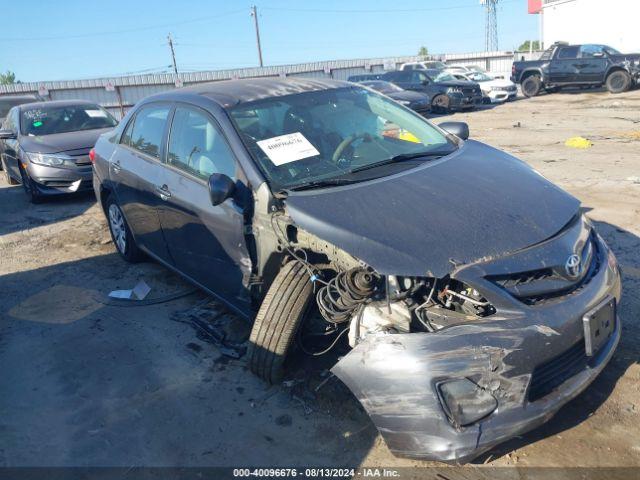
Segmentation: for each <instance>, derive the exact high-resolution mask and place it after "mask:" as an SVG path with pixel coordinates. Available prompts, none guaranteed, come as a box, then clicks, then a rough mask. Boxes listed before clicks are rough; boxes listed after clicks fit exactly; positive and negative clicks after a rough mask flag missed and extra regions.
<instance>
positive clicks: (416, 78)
mask: <svg viewBox="0 0 640 480" xmlns="http://www.w3.org/2000/svg"><path fill="white" fill-rule="evenodd" d="M425 80H427V76H426V75H425V74H424V73H422V72H421V71H419V70H414V71H413V72H411V82H412V83H422V82H424V81H425Z"/></svg>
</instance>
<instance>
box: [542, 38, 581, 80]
mask: <svg viewBox="0 0 640 480" xmlns="http://www.w3.org/2000/svg"><path fill="white" fill-rule="evenodd" d="M578 51H579V47H578V46H577V45H573V46H566V47H559V48H558V50H557V52H556V56H555V58H554V59H553V60H552V61H551V62H550V64H549V79H550V80H551V83H575V82H576V81H578V69H579V63H580V61H579V59H578Z"/></svg>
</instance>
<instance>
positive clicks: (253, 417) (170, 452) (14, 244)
mask: <svg viewBox="0 0 640 480" xmlns="http://www.w3.org/2000/svg"><path fill="white" fill-rule="evenodd" d="M444 119H455V120H463V121H467V122H468V123H469V125H470V129H471V135H472V137H473V138H475V139H478V140H480V141H484V142H486V143H488V144H490V145H493V146H495V147H497V148H501V149H504V150H506V151H508V152H510V153H512V154H514V155H516V156H518V157H520V158H522V159H523V160H525V161H527V162H528V163H529V164H531V165H532V166H533V167H534V168H536V169H537V170H538V171H539V172H540V173H541V174H543V175H544V176H545V177H547V178H549V179H550V180H552V181H554V182H556V183H557V184H559V185H560V186H561V187H563V188H565V189H566V190H568V191H569V192H571V193H572V194H573V195H575V196H576V197H578V198H579V199H580V200H581V201H582V202H583V205H584V207H585V209H587V211H588V215H589V216H590V217H591V218H592V219H593V220H594V221H595V223H596V225H597V228H598V230H599V231H600V233H601V234H602V235H603V236H604V237H605V239H606V240H607V241H608V242H609V245H610V246H611V247H612V248H613V250H614V251H615V253H616V255H617V256H618V259H619V261H620V263H621V265H622V269H623V272H624V294H623V295H624V296H623V300H622V303H621V305H620V314H621V318H622V322H623V338H622V342H621V344H620V347H619V348H618V351H617V352H616V354H615V356H614V358H613V360H612V361H611V363H610V364H609V365H608V366H607V368H606V369H605V371H604V372H603V374H602V375H601V376H600V377H599V378H598V379H597V380H596V381H595V383H594V384H593V385H592V386H591V387H590V388H589V389H588V390H587V391H586V392H584V393H583V394H582V395H581V396H580V397H578V398H577V399H576V400H574V401H573V402H571V403H570V404H568V405H567V406H566V407H565V408H563V409H562V410H561V412H560V413H559V414H558V415H557V416H556V417H555V418H554V419H552V420H551V421H550V422H549V423H548V424H546V425H545V426H543V427H541V428H539V429H537V430H535V431H533V432H531V433H529V434H526V435H524V436H522V437H519V438H516V439H514V440H512V441H510V442H508V443H506V444H503V445H500V446H499V447H497V448H495V449H494V450H493V451H491V452H490V453H489V454H487V455H484V456H483V457H481V458H480V459H478V460H477V462H476V464H477V465H494V466H506V465H517V466H556V467H573V466H640V428H638V426H639V425H640V366H639V365H638V362H639V358H640V340H639V339H640V319H639V313H640V294H639V293H638V291H639V287H640V90H636V91H634V92H629V93H626V94H621V95H615V96H614V95H610V94H608V93H606V92H591V91H590V92H588V93H582V92H575V93H559V94H554V95H543V96H540V97H537V98H534V99H528V100H524V99H523V100H517V101H515V102H511V103H509V104H506V105H501V106H497V107H495V108H490V107H487V108H483V109H481V110H479V111H475V112H470V113H464V114H455V115H451V116H449V117H440V118H436V119H434V121H436V123H437V122H439V121H441V120H444ZM574 136H584V137H587V138H589V139H590V140H591V141H592V142H593V146H592V147H591V148H589V149H585V150H579V149H574V148H569V147H566V146H565V145H564V142H565V140H566V139H568V138H570V137H574ZM487 161H491V160H490V159H487ZM1 182H2V183H1V184H0V314H1V317H0V366H1V367H0V371H1V374H0V392H1V393H0V466H134V465H144V466H213V465H216V466H217V465H223V466H240V465H254V466H259V465H265V466H273V465H283V466H291V465H305V464H306V465H324V466H346V465H352V466H360V465H366V466H424V465H428V464H427V463H425V462H418V461H413V460H407V459H400V458H395V457H393V456H392V455H391V454H390V452H389V451H388V450H387V448H386V446H385V444H384V442H383V441H382V439H381V438H380V436H379V435H378V434H377V432H376V430H375V427H373V425H372V423H371V422H370V420H369V419H368V417H367V416H366V415H365V414H364V413H363V411H362V409H361V408H360V407H359V405H358V404H357V402H356V401H355V400H354V399H353V398H352V397H351V396H350V394H349V393H348V391H347V390H346V389H345V388H344V387H343V386H342V385H341V384H340V382H339V381H338V380H336V379H329V380H327V381H326V382H324V380H326V376H325V373H324V372H323V369H324V368H325V365H321V364H319V363H316V364H314V363H313V362H310V361H309V360H305V361H304V363H303V364H302V366H301V367H300V368H299V369H298V370H297V371H296V372H294V373H293V374H292V376H291V378H290V379H289V381H288V382H285V384H283V385H281V386H275V387H268V386H267V385H265V384H264V383H262V382H261V381H260V380H258V379H257V378H255V377H254V376H253V375H251V374H250V373H249V372H248V370H247V369H246V367H245V364H244V361H243V359H239V360H235V359H230V358H229V357H227V356H224V355H221V353H220V350H219V349H218V348H217V347H215V346H213V345H211V344H209V343H206V342H203V341H202V340H200V339H199V338H198V337H197V336H196V332H195V331H194V330H193V329H192V328H191V327H190V326H189V325H187V324H184V323H180V322H177V321H174V320H175V319H180V318H184V315H182V316H181V315H180V312H184V311H188V310H189V309H191V308H193V306H194V305H196V304H198V305H201V304H202V303H203V302H206V297H205V296H204V295H203V294H201V293H198V292H196V293H191V294H189V295H187V296H184V297H182V298H179V299H176V300H173V301H170V302H165V303H158V304H155V305H148V306H137V307H122V306H114V305H109V302H108V301H107V300H106V298H107V297H106V295H107V294H108V292H110V291H111V290H114V289H117V288H131V287H132V286H133V285H134V284H135V283H136V281H137V280H138V279H139V278H144V279H145V280H146V281H147V283H148V284H149V285H150V286H151V287H152V292H151V294H150V296H151V297H153V298H158V297H161V296H163V295H166V294H171V293H175V292H184V291H188V290H189V289H190V287H189V286H188V285H186V284H185V283H184V282H183V281H182V280H180V279H179V278H178V277H176V276H175V275H173V274H172V273H170V272H168V271H167V270H166V269H164V268H163V267H160V266H158V265H156V264H153V263H142V264H138V265H133V266H132V265H128V264H126V263H125V262H124V261H122V260H121V259H120V258H119V257H118V256H117V255H116V253H115V249H114V247H113V245H112V244H111V242H110V238H109V235H108V231H107V227H106V223H105V220H104V217H103V215H102V212H100V211H99V209H98V207H97V206H96V204H95V203H94V202H93V199H92V198H91V196H85V197H82V198H70V199H63V200H56V201H51V202H47V203H44V204H42V205H31V204H29V203H27V201H26V198H25V195H24V194H23V192H22V190H21V187H19V186H18V187H10V186H8V185H7V184H6V183H4V180H2V181H1ZM514 228H517V225H514ZM223 317H224V316H223ZM225 318H227V320H226V321H228V317H225ZM172 319H173V320H172ZM225 328H227V329H228V330H229V331H230V334H234V331H235V332H236V333H237V332H239V331H242V330H243V329H246V325H242V322H241V321H234V322H231V323H230V324H228V325H226V327H225ZM323 382H324V383H323ZM318 387H320V388H318Z"/></svg>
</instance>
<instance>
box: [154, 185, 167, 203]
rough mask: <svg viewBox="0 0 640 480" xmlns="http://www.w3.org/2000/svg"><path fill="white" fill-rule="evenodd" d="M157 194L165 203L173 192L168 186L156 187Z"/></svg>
mask: <svg viewBox="0 0 640 480" xmlns="http://www.w3.org/2000/svg"><path fill="white" fill-rule="evenodd" d="M156 193H157V194H158V196H159V197H160V198H161V199H162V200H164V201H167V200H169V199H170V198H171V192H170V191H169V187H167V185H162V186H161V185H156Z"/></svg>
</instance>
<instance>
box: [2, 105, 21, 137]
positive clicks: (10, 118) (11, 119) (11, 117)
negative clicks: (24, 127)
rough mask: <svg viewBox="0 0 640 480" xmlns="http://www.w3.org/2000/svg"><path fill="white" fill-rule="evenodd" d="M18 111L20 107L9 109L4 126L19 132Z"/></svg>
mask: <svg viewBox="0 0 640 480" xmlns="http://www.w3.org/2000/svg"><path fill="white" fill-rule="evenodd" d="M17 112H18V109H17V108H15V107H14V108H12V109H11V110H9V113H8V114H7V118H6V119H5V121H4V125H3V128H5V129H7V130H11V131H12V132H16V133H17V128H16V120H15V119H16V113H17Z"/></svg>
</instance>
